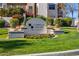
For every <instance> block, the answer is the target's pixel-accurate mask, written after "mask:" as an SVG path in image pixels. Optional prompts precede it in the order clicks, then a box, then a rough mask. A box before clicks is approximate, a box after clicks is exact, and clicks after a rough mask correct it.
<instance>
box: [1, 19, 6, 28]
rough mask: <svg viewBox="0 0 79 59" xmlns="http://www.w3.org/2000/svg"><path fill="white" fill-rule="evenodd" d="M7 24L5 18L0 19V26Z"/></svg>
mask: <svg viewBox="0 0 79 59" xmlns="http://www.w3.org/2000/svg"><path fill="white" fill-rule="evenodd" d="M4 26H5V21H4V20H3V19H0V28H2V27H4Z"/></svg>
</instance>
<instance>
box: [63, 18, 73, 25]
mask: <svg viewBox="0 0 79 59" xmlns="http://www.w3.org/2000/svg"><path fill="white" fill-rule="evenodd" d="M71 24H72V18H69V17H68V18H64V19H63V20H62V26H71Z"/></svg>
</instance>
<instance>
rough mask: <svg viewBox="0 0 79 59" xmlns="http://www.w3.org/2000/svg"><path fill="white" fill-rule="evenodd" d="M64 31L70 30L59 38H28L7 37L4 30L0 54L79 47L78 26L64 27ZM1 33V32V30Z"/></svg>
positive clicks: (0, 43)
mask: <svg viewBox="0 0 79 59" xmlns="http://www.w3.org/2000/svg"><path fill="white" fill-rule="evenodd" d="M63 30H64V31H69V33H67V34H61V35H58V37H57V38H53V37H52V38H44V39H27V38H16V39H6V37H7V34H6V33H7V30H6V29H3V30H2V29H0V31H3V32H2V33H4V34H2V35H3V36H2V35H0V38H3V37H5V39H6V40H5V39H1V40H0V55H23V54H31V53H42V52H55V51H64V50H71V49H79V33H78V32H76V28H66V27H64V28H63ZM0 33H1V32H0Z"/></svg>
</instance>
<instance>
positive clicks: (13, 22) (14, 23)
mask: <svg viewBox="0 0 79 59" xmlns="http://www.w3.org/2000/svg"><path fill="white" fill-rule="evenodd" d="M17 25H19V20H18V19H17V18H12V19H11V20H10V26H11V28H16V26H17Z"/></svg>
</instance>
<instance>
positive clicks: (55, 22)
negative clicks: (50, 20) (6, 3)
mask: <svg viewBox="0 0 79 59" xmlns="http://www.w3.org/2000/svg"><path fill="white" fill-rule="evenodd" d="M61 21H62V19H61V18H57V19H55V21H54V25H56V24H58V25H59V26H61V24H62V22H61Z"/></svg>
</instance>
